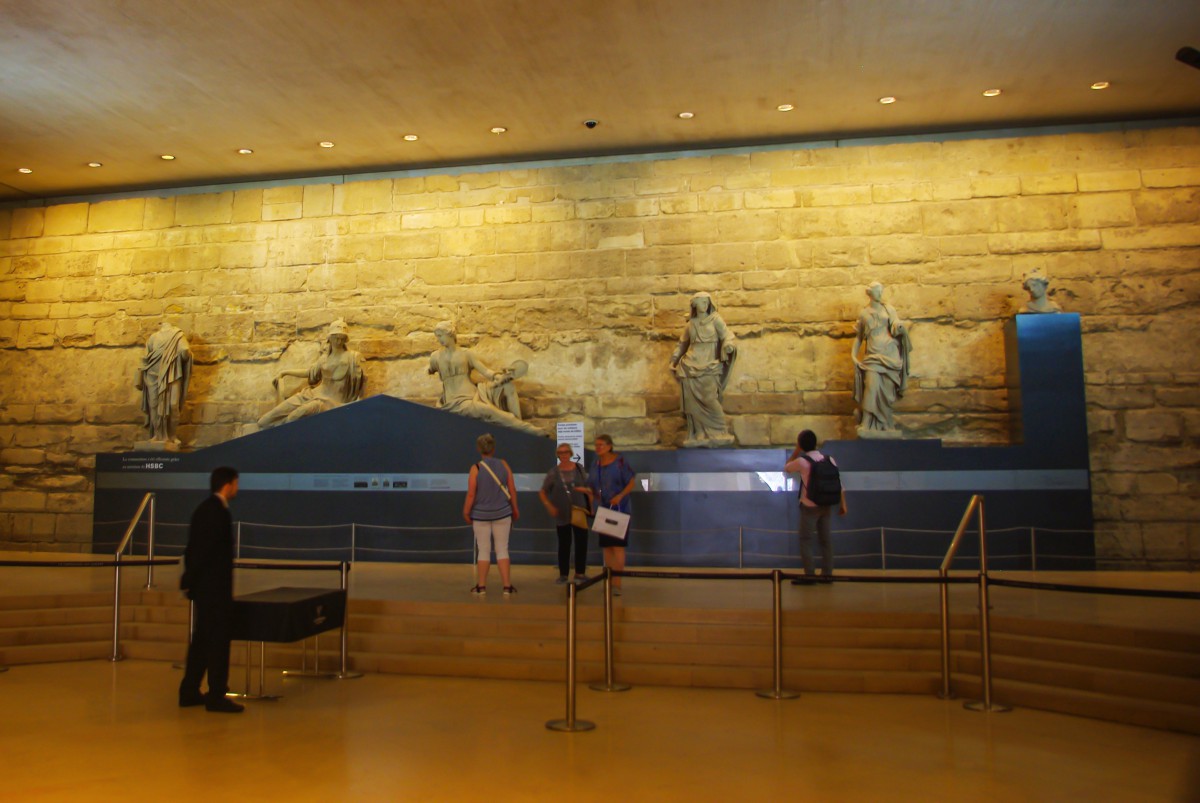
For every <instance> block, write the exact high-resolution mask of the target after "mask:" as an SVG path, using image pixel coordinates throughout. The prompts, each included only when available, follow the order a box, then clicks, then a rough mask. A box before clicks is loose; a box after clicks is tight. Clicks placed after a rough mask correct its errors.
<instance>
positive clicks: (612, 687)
mask: <svg viewBox="0 0 1200 803" xmlns="http://www.w3.org/2000/svg"><path fill="white" fill-rule="evenodd" d="M615 577H640V578H645V579H658V580H770V581H771V583H772V586H773V592H774V593H773V605H772V636H773V655H774V678H775V685H774V688H773V689H768V690H764V691H759V692H757V694H758V696H760V697H766V698H769V699H777V700H779V699H790V698H794V697H798V696H799V694H798V693H797V692H794V691H788V690H785V689H783V688H782V687H781V681H782V666H781V656H782V624H781V605H780V584H781V581H782V580H785V579H788V580H806V579H812V578H811V577H810V576H809V575H807V574H804V573H803V572H798V571H792V572H785V571H782V570H779V569H775V570H773V571H770V572H761V571H760V572H712V571H694V572H692V571H662V570H642V569H623V570H621V571H614V570H612V569H609V568H607V567H606V568H605V569H604V572H603V574H598V575H596V576H595V577H591V578H589V579H587V580H586V581H584V582H582V583H579V584H577V585H576V584H572V585H571V586H569V587H568V589H567V650H566V652H567V695H566V696H567V716H566V718H565V719H556V720H551V721H549V722H547V723H546V727H547V728H549V729H551V730H557V731H568V732H570V731H585V730H592V729H593V728H595V727H596V725H595V723H594V722H590V721H587V720H578V719H576V717H575V675H576V657H575V656H576V647H575V640H576V597H577V595H578V594H579V593H580V592H582V591H584V590H585V589H588V588H591V587H592V586H594V585H599V584H601V583H603V584H604V675H605V680H604V683H593V684H591V686H590V688H592V689H594V690H596V691H625V690H627V689H629V688H631V687H630V686H629V684H626V683H617V682H615V681H614V679H613V619H612V597H613V585H612V580H613V578H615ZM823 579H826V580H829V581H832V582H835V583H882V584H910V585H911V584H928V585H934V586H939V587H940V588H941V589H942V592H943V595H944V593H945V589H946V587H947V586H950V585H979V586H983V585H984V584H990V585H998V586H1008V587H1011V588H1025V589H1033V590H1044V591H1065V592H1072V593H1085V594H1111V595H1121V596H1139V597H1152V598H1157V599H1200V591H1169V590H1163V589H1142V588H1116V587H1111V586H1092V585H1073V584H1069V583H1048V582H1036V581H1027V580H1007V579H1002V578H997V577H995V576H989V575H988V573H987V572H986V570H985V571H980V572H977V573H973V574H971V575H970V576H964V575H949V574H947V573H945V572H940V573H939V574H937V575H933V576H901V577H894V576H893V577H877V576H870V575H853V574H835V575H833V576H831V577H829V578H823ZM984 599H986V597H984ZM945 616H946V611H945V608H944V607H943V619H945ZM981 619H982V617H981ZM947 625H948V622H946V621H943V631H945V630H946V629H947ZM944 641H945V639H944ZM947 651H948V647H946V646H944V647H943V652H944V653H945V652H947ZM947 659H948V655H945V654H944V655H943V665H946V664H947ZM985 682H986V681H985ZM943 683H944V685H945V679H944V680H943ZM939 696H942V697H946V696H951V695H949V694H946V693H943V694H941V695H939ZM988 697H990V693H989V695H988ZM967 706H968V707H969V708H970V707H974V708H973V710H993V711H1004V710H1007V707H1005V706H999V705H994V704H992V703H991V701H990V699H988V700H986V702H984V703H968V704H967Z"/></svg>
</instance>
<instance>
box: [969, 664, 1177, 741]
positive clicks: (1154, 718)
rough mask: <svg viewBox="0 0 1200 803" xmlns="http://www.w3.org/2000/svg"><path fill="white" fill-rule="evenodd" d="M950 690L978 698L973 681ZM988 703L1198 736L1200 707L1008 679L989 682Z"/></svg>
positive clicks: (974, 680) (977, 682)
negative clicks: (990, 698)
mask: <svg viewBox="0 0 1200 803" xmlns="http://www.w3.org/2000/svg"><path fill="white" fill-rule="evenodd" d="M954 688H955V691H956V693H957V695H958V696H959V697H961V698H962V699H964V700H967V699H979V698H980V697H981V696H982V691H981V686H980V681H979V678H977V677H972V676H961V677H960V676H957V675H956V676H955V677H954ZM992 700H993V702H997V703H1004V704H1006V705H1012V706H1025V707H1028V708H1037V709H1041V710H1044V711H1057V712H1059V713H1062V714H1072V715H1075V716H1080V717H1090V718H1092V719H1103V720H1108V721H1110V722H1122V723H1125V724H1128V725H1140V726H1142V727H1146V728H1156V729H1159V730H1172V731H1180V732H1182V733H1193V734H1197V735H1200V706H1195V705H1186V704H1182V703H1171V702H1163V701H1158V700H1146V699H1143V698H1138V697H1133V696H1126V695H1114V694H1102V693H1098V692H1094V691H1088V690H1081V689H1068V688H1063V687H1061V686H1043V685H1039V684H1036V683H1028V682H1024V681H1020V680H1012V679H993V683H992Z"/></svg>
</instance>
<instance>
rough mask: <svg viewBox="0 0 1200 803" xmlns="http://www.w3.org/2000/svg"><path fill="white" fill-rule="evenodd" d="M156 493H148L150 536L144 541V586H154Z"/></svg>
mask: <svg viewBox="0 0 1200 803" xmlns="http://www.w3.org/2000/svg"><path fill="white" fill-rule="evenodd" d="M157 500H158V495H157V494H150V537H149V539H148V540H147V542H146V558H147V559H148V561H147V563H146V588H147V589H151V588H154V520H155V509H154V508H155V503H156V502H157Z"/></svg>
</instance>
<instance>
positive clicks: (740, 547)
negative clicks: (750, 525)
mask: <svg viewBox="0 0 1200 803" xmlns="http://www.w3.org/2000/svg"><path fill="white" fill-rule="evenodd" d="M744 529H745V528H744V527H743V526H742V525H740V524H739V525H738V568H739V569H741V568H743V564H742V555H743V551H742V548H743V543H744V541H743V535H742V531H743V530H744Z"/></svg>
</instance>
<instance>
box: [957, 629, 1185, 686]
mask: <svg viewBox="0 0 1200 803" xmlns="http://www.w3.org/2000/svg"><path fill="white" fill-rule="evenodd" d="M991 646H992V652H993V653H994V654H997V655H1006V656H1013V657H1018V658H1030V659H1035V660H1042V661H1053V662H1056V663H1062V664H1070V665H1080V666H1089V667H1097V668H1099V667H1103V668H1108V669H1124V670H1128V671H1132V672H1147V673H1151V674H1160V675H1175V676H1179V677H1191V678H1195V677H1200V653H1192V652H1181V651H1178V650H1173V649H1170V650H1168V649H1158V648H1152V647H1133V646H1128V645H1123V644H1115V645H1114V644H1097V643H1093V642H1085V641H1068V640H1065V639H1059V638H1051V637H1047V636H1026V635H1015V634H1012V633H993V634H992V638H991ZM959 648H961V649H963V650H969V651H975V652H977V651H978V650H979V637H978V634H976V633H970V634H965V635H964V638H963V640H962V643H961V647H959Z"/></svg>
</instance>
